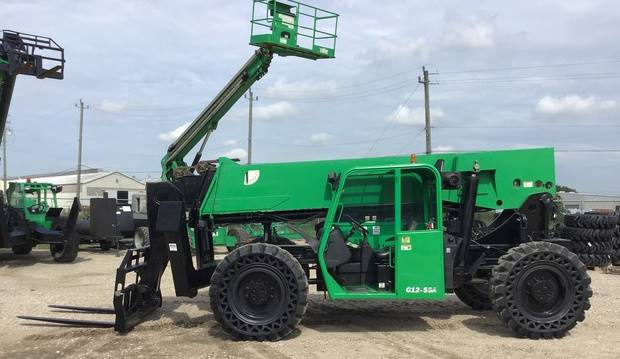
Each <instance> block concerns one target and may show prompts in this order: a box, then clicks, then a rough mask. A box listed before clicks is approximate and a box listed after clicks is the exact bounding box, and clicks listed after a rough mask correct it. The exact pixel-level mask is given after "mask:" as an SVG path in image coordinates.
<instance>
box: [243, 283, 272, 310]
mask: <svg viewBox="0 0 620 359" xmlns="http://www.w3.org/2000/svg"><path fill="white" fill-rule="evenodd" d="M274 290H275V288H274V287H273V286H271V285H269V284H267V283H266V282H265V281H262V280H251V281H250V283H249V284H248V285H247V286H246V287H245V298H246V299H247V300H248V301H249V302H250V303H251V304H254V305H264V304H265V303H266V302H267V301H268V300H270V299H273V297H274V294H273V291H274Z"/></svg>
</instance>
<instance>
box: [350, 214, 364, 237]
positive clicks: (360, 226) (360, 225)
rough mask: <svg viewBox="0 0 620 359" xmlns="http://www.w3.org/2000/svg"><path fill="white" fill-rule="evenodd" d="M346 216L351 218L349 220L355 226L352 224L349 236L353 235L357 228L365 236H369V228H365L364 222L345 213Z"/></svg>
mask: <svg viewBox="0 0 620 359" xmlns="http://www.w3.org/2000/svg"><path fill="white" fill-rule="evenodd" d="M345 216H346V217H347V218H348V219H349V221H351V224H352V225H353V226H351V231H350V232H349V237H351V236H352V235H353V233H355V230H359V231H360V232H361V233H362V235H363V236H364V238H365V237H367V236H368V230H367V229H366V228H364V226H362V224H361V223H360V222H358V221H356V220H355V219H353V217H351V216H350V215H348V214H345Z"/></svg>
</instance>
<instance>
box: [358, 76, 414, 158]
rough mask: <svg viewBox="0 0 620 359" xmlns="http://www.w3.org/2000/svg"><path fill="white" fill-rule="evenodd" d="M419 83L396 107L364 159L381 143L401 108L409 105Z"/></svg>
mask: <svg viewBox="0 0 620 359" xmlns="http://www.w3.org/2000/svg"><path fill="white" fill-rule="evenodd" d="M420 85H421V84H420V83H419V82H418V84H417V85H416V87H415V88H414V89H413V91H411V93H410V94H409V96H407V99H406V100H405V103H403V104H402V105H400V106H399V107H398V110H397V111H396V113H394V116H392V118H391V119H390V120H389V121H388V122H387V123H386V125H385V127H384V128H383V132H381V135H380V136H379V137H377V139H376V140H375V141H374V142H373V144H372V145H371V146H370V148H369V149H368V151H367V152H366V155H365V156H364V157H368V155H369V154H370V152H372V150H373V149H374V148H375V146H376V145H377V143H378V142H379V141H381V139H382V138H383V136H385V134H386V132H387V130H388V129H389V128H390V126H392V123H394V121H395V120H396V118H397V117H398V115H400V113H401V112H402V110H403V108H405V106H407V104H408V103H409V101H410V100H411V99H412V98H413V95H414V94H415V93H416V91H417V90H418V89H419V88H420Z"/></svg>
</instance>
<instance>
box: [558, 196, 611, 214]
mask: <svg viewBox="0 0 620 359" xmlns="http://www.w3.org/2000/svg"><path fill="white" fill-rule="evenodd" d="M558 195H559V196H560V198H562V202H564V208H566V209H567V210H568V211H569V212H575V213H577V212H590V211H595V212H614V211H615V212H620V196H611V195H599V194H584V193H574V192H559V193H558Z"/></svg>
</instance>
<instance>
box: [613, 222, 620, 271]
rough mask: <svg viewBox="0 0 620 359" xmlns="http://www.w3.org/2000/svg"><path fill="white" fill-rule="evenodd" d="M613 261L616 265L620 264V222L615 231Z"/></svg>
mask: <svg viewBox="0 0 620 359" xmlns="http://www.w3.org/2000/svg"><path fill="white" fill-rule="evenodd" d="M611 263H612V264H613V265H615V266H620V223H619V224H618V225H617V226H616V230H615V231H614V239H613V253H612V254H611Z"/></svg>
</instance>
